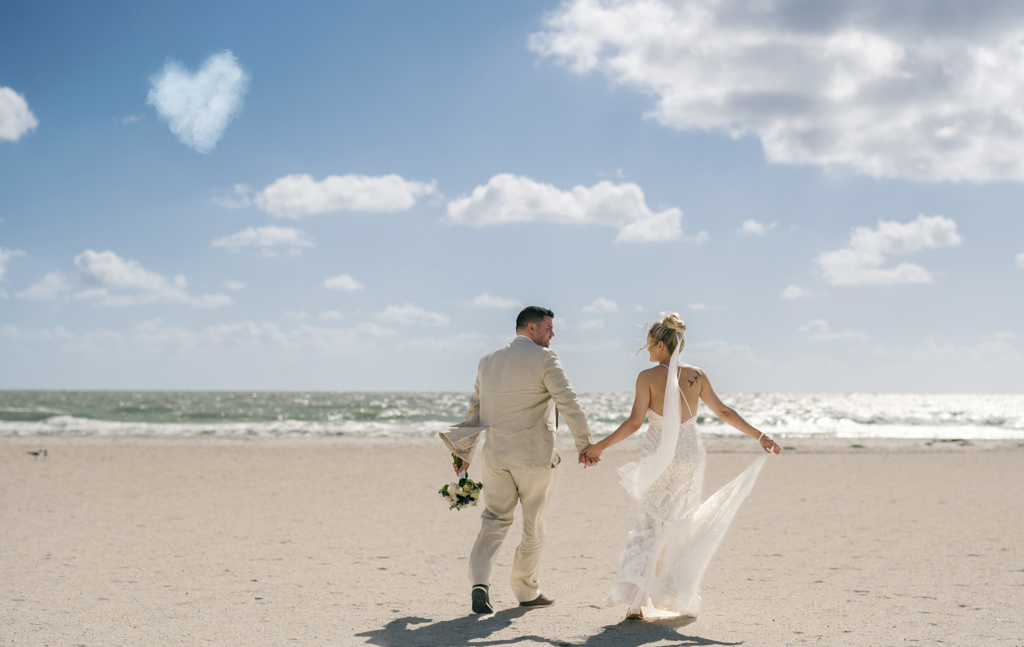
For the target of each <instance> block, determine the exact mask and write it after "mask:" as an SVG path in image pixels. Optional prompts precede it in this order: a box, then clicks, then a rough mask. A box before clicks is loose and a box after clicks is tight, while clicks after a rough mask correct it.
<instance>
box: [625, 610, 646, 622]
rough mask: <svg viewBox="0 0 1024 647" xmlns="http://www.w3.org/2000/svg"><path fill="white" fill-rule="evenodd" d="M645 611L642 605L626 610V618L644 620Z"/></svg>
mask: <svg viewBox="0 0 1024 647" xmlns="http://www.w3.org/2000/svg"><path fill="white" fill-rule="evenodd" d="M643 619H644V611H643V609H641V608H640V607H637V608H636V609H630V610H628V611H626V620H643Z"/></svg>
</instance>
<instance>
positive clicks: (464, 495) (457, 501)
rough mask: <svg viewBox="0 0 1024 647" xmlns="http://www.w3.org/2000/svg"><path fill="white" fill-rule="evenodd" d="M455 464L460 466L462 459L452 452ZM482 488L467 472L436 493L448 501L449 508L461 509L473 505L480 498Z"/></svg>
mask: <svg viewBox="0 0 1024 647" xmlns="http://www.w3.org/2000/svg"><path fill="white" fill-rule="evenodd" d="M452 458H454V459H455V464H456V465H457V466H458V467H462V459H461V458H459V457H458V456H456V455H455V454H452ZM483 489H484V486H483V484H482V483H477V482H476V481H474V480H473V479H471V478H469V474H466V475H465V476H464V477H462V478H460V479H459V480H458V481H455V482H452V483H448V484H447V485H444V486H442V487H441V489H440V490H438V493H439V494H440V495H441V496H442V497H443V498H444V499H445V501H447V502H448V509H449V510H461V509H462V508H464V507H466V506H475V505H476V504H477V502H478V501H479V500H480V491H481V490H483Z"/></svg>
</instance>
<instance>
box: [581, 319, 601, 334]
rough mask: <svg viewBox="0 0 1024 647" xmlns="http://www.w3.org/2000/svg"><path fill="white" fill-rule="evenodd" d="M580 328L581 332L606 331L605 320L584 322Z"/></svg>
mask: <svg viewBox="0 0 1024 647" xmlns="http://www.w3.org/2000/svg"><path fill="white" fill-rule="evenodd" d="M578 328H579V329H580V330H581V331H587V330H603V329H604V319H590V320H588V321H584V322H583V323H581V324H580V325H579V326H578Z"/></svg>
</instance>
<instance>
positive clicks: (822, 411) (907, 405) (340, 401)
mask: <svg viewBox="0 0 1024 647" xmlns="http://www.w3.org/2000/svg"><path fill="white" fill-rule="evenodd" d="M723 400H724V401H725V402H726V404H728V405H729V406H731V407H733V408H735V409H736V410H737V411H739V412H740V413H741V414H742V415H743V416H744V417H745V418H746V419H747V420H748V421H749V422H750V423H751V424H753V425H754V426H756V427H758V428H759V429H762V430H764V431H766V432H768V433H770V434H772V435H774V436H777V437H782V438H785V437H808V436H811V437H813V436H822V437H835V438H908V439H909V438H914V439H918V438H936V439H953V438H965V439H967V438H971V439H985V438H988V439H1020V438H1024V396H1021V395H933V394H868V393H854V394H792V393H753V394H743V393H735V394H729V395H726V396H724V397H723ZM468 403H469V394H468V393H291V392H263V393H260V392H255V393H253V392H117V391H80V392H73V391H22V392H18V391H0V436H90V435H96V436H238V437H241V436H271V437H272V436H395V437H403V436H429V435H433V434H434V433H436V432H438V431H441V430H443V429H444V428H445V427H447V426H449V425H452V424H456V423H458V422H459V421H461V420H462V417H463V414H464V413H465V411H466V407H467V406H468ZM632 403H633V395H632V394H631V393H584V394H581V395H580V404H581V405H582V407H583V410H584V411H585V412H586V414H587V418H588V420H589V421H590V425H591V430H592V431H593V433H594V435H595V436H598V437H601V436H606V435H608V434H609V433H611V432H612V431H614V430H615V429H616V428H617V427H618V426H619V424H621V423H622V421H624V420H625V419H626V418H627V417H628V416H629V413H630V408H631V407H632ZM697 413H698V418H697V425H698V428H699V429H700V431H701V433H702V434H706V435H712V436H737V435H739V432H738V431H736V430H734V429H732V428H731V427H729V426H727V425H725V424H724V423H722V421H721V420H719V419H718V418H716V417H715V416H714V415H712V414H711V412H710V411H708V409H707V408H706V407H705V406H704V405H703V404H701V405H700V406H699V408H698V412H697ZM560 429H561V430H562V432H563V433H565V432H566V431H567V430H566V429H565V424H564V421H562V422H561V423H560ZM641 433H643V432H642V431H641Z"/></svg>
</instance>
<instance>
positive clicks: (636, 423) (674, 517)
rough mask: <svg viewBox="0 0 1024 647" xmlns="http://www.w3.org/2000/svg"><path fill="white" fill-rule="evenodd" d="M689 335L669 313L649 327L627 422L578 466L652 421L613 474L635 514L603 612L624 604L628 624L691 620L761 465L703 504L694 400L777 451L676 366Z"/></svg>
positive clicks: (700, 380)
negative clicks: (649, 610)
mask: <svg viewBox="0 0 1024 647" xmlns="http://www.w3.org/2000/svg"><path fill="white" fill-rule="evenodd" d="M685 331H686V324H684V323H683V320H682V318H681V317H680V316H679V315H678V314H676V313H674V312H673V313H669V314H666V313H664V312H663V313H662V318H661V321H658V322H656V323H654V324H653V325H651V327H650V329H649V330H648V331H647V346H646V348H647V352H649V353H650V356H651V361H652V362H655V363H657V366H655V367H653V368H649V369H647V370H645V371H642V372H641V373H640V375H639V377H637V380H636V399H635V400H634V401H633V410H632V412H631V413H630V416H629V418H628V419H627V420H626V421H625V422H623V423H622V424H621V425H619V428H618V429H616V430H615V431H614V432H613V433H612V434H611V435H609V436H608V437H607V438H605V439H603V440H601V441H600V442H597V443H595V444H593V445H591V446H590V447H588V448H587V449H586V450H584V451H583V455H581V461H582V460H584V458H586V459H589V462H590V463H591V464H593V463H596V462H597V461H598V460H600V458H601V453H602V452H603V451H604V450H605V449H607V448H609V447H611V446H612V445H614V444H616V443H618V442H621V441H622V440H625V439H626V438H628V437H629V436H631V435H632V434H633V433H635V432H636V431H637V430H638V429H640V426H641V425H642V424H643V422H644V418H645V417H647V418H649V419H650V426H649V429H648V431H647V437H646V438H645V440H644V444H643V450H642V453H641V458H640V461H639V462H637V463H630V464H628V465H626V466H624V467H622V468H620V469H619V474H620V475H621V476H622V485H623V486H624V487H625V488H626V490H627V491H628V492H629V493H630V494H631V495H633V497H634V498H636V499H637V500H638V502H639V511H638V514H637V520H636V526H635V527H634V529H633V531H632V532H630V533H629V540H628V541H627V542H626V548H625V550H623V551H622V556H621V558H620V562H619V574H618V578H617V582H616V584H615V588H613V589H612V592H611V593H609V594H608V597H607V598H606V599H605V604H606V605H607V606H615V605H620V604H621V605H624V606H626V608H627V611H626V617H627V618H643V612H642V610H641V608H640V607H641V606H653V607H654V608H657V609H662V610H665V611H672V612H675V613H679V614H682V615H687V616H696V615H697V613H698V612H699V610H700V593H699V585H700V580H701V577H702V576H703V574H704V570H705V568H706V567H707V564H708V562H709V561H710V560H711V556H712V555H713V554H714V552H715V549H716V548H717V547H718V543H719V542H720V541H721V539H722V536H723V535H724V534H725V531H726V529H727V528H728V526H729V523H730V522H731V521H732V518H733V517H734V516H735V514H736V510H737V509H738V508H739V505H740V504H741V503H742V502H743V499H744V498H746V496H747V494H748V493H749V492H750V489H751V488H752V487H753V485H754V480H755V479H756V478H757V474H758V472H759V471H760V470H761V466H762V465H763V464H764V459H765V458H766V456H761V458H759V459H757V460H756V461H755V462H754V464H753V465H751V466H750V467H749V468H748V469H747V470H746V471H745V472H743V474H741V475H740V476H739V477H737V478H736V479H735V480H733V481H732V482H731V483H729V484H728V485H726V486H725V487H724V488H722V489H721V490H719V491H718V492H716V493H715V494H713V495H712V496H711V497H710V498H709V499H708V500H707V501H705V502H704V504H703V505H702V504H701V502H700V498H701V488H702V486H703V481H704V447H703V446H702V445H701V442H700V438H698V437H697V423H696V418H697V416H696V410H697V404H698V400H703V401H704V404H705V405H707V407H708V408H709V409H710V410H711V411H712V412H713V413H714V414H715V415H716V416H718V417H719V418H721V419H722V421H723V422H725V423H727V424H729V425H731V426H733V427H735V428H736V429H738V430H740V431H742V432H743V433H744V434H746V435H748V436H750V437H751V438H754V439H756V440H757V442H758V443H759V444H760V445H761V447H762V448H763V449H764V451H765V452H767V453H769V454H778V453H781V452H782V448H781V447H780V446H779V445H777V444H776V443H775V441H774V440H772V439H771V438H769V437H768V436H766V435H765V434H763V433H761V432H760V431H758V430H757V429H755V428H754V427H753V426H752V425H750V424H749V423H748V422H747V421H746V420H744V419H743V418H742V417H741V416H740V415H739V414H738V413H736V412H735V411H733V410H732V409H730V408H729V407H727V406H726V405H725V404H723V403H722V401H721V400H720V399H719V398H718V396H717V395H716V394H715V391H714V389H712V388H711V382H709V381H708V377H707V374H706V373H704V371H702V370H701V369H699V368H696V367H694V366H689V365H686V364H681V363H680V362H679V353H680V351H682V349H683V345H684V344H685V339H684V337H683V333H684V332H685ZM684 407H685V409H686V412H687V415H686V417H685V418H684V417H683V415H682V410H683V408H684Z"/></svg>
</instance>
